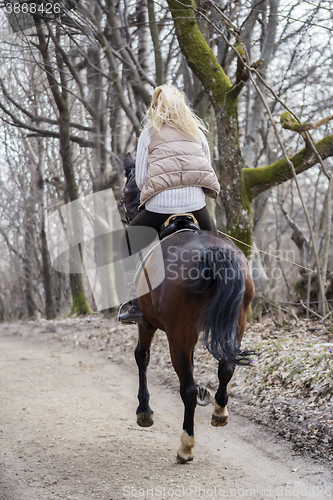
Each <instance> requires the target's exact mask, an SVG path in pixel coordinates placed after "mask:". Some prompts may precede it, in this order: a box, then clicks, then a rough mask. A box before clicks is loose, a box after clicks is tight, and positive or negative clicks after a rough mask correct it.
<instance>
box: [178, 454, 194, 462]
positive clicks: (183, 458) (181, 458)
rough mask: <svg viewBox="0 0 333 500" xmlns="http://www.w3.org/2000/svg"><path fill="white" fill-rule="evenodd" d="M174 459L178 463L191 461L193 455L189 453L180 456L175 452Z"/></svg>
mask: <svg viewBox="0 0 333 500" xmlns="http://www.w3.org/2000/svg"><path fill="white" fill-rule="evenodd" d="M176 460H177V462H178V463H179V464H186V462H192V460H193V456H191V455H189V456H187V457H185V456H180V455H179V454H178V453H177V457H176Z"/></svg>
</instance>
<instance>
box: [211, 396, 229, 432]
mask: <svg viewBox="0 0 333 500" xmlns="http://www.w3.org/2000/svg"><path fill="white" fill-rule="evenodd" d="M227 423H228V409H227V407H226V406H220V405H219V404H217V402H216V401H215V408H214V411H213V415H212V421H211V424H212V425H213V426H214V427H223V426H224V425H227Z"/></svg>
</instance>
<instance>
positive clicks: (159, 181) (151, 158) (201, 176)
mask: <svg viewBox="0 0 333 500" xmlns="http://www.w3.org/2000/svg"><path fill="white" fill-rule="evenodd" d="M189 186H196V187H201V188H203V191H204V193H205V194H206V195H207V196H210V197H211V198H214V199H215V198H216V197H217V195H218V193H219V191H220V185H219V182H218V180H217V177H216V174H215V172H214V170H213V168H212V166H211V165H210V163H209V161H208V160H207V158H206V155H205V153H204V151H203V149H202V145H201V143H200V142H199V141H197V140H195V139H194V138H193V137H191V136H189V135H185V134H184V133H182V132H180V131H179V130H176V129H175V128H173V127H170V126H168V125H162V128H161V132H160V133H157V132H156V131H154V130H153V131H151V133H150V146H149V155H148V170H147V176H146V180H145V183H144V186H143V188H142V192H141V197H140V202H141V204H143V203H145V202H146V201H147V200H149V199H150V198H151V197H152V196H154V195H155V194H157V193H160V192H161V191H165V190H166V189H174V188H180V187H189Z"/></svg>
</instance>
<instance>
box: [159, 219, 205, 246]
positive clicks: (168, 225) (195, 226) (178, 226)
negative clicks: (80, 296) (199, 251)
mask: <svg viewBox="0 0 333 500" xmlns="http://www.w3.org/2000/svg"><path fill="white" fill-rule="evenodd" d="M182 229H190V230H192V231H199V229H200V226H199V223H198V221H197V219H196V218H195V217H194V215H193V214H175V215H170V217H169V218H168V219H167V220H166V221H165V222H164V224H163V225H162V226H161V229H160V232H159V238H160V240H162V239H163V238H165V237H166V236H169V235H170V234H172V233H175V232H176V231H180V230H182Z"/></svg>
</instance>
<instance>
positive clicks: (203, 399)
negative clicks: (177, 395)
mask: <svg viewBox="0 0 333 500" xmlns="http://www.w3.org/2000/svg"><path fill="white" fill-rule="evenodd" d="M210 401H211V395H210V392H209V391H208V389H206V387H201V386H200V385H198V394H197V403H198V405H199V406H207V405H209V403H210Z"/></svg>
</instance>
